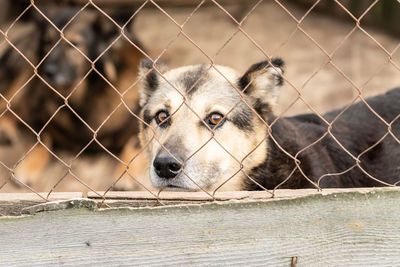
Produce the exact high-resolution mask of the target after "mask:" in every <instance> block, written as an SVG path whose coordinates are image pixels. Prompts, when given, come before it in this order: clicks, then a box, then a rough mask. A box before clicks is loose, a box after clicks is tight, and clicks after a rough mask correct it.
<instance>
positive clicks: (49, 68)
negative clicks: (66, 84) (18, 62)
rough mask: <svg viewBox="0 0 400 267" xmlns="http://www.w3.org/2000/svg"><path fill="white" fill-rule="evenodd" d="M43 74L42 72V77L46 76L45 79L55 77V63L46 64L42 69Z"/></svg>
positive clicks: (56, 68)
mask: <svg viewBox="0 0 400 267" xmlns="http://www.w3.org/2000/svg"><path fill="white" fill-rule="evenodd" d="M43 72H44V75H46V76H47V77H49V78H54V76H56V74H57V72H58V67H57V65H56V64H55V63H48V64H46V66H45V67H44V70H43Z"/></svg>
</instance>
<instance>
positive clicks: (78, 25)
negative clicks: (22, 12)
mask: <svg viewBox="0 0 400 267" xmlns="http://www.w3.org/2000/svg"><path fill="white" fill-rule="evenodd" d="M78 11H79V9H77V8H74V7H65V6H64V7H62V8H61V7H57V6H51V7H48V8H43V10H42V12H43V13H44V15H45V16H46V17H47V19H48V20H50V21H51V23H50V22H49V21H48V20H47V19H46V18H44V17H43V16H42V15H41V14H37V13H35V14H34V15H31V17H30V20H27V21H28V22H24V23H28V24H29V29H30V31H29V33H30V35H33V36H34V37H35V38H31V39H27V38H25V37H26V36H28V37H29V36H30V35H27V34H21V35H20V37H19V39H17V40H16V41H18V43H21V44H23V45H24V46H22V45H18V44H17V45H16V46H17V47H22V48H21V50H22V53H24V54H25V53H29V56H28V58H29V59H30V60H31V61H32V62H33V64H34V65H36V64H38V63H39V62H40V64H39V65H38V66H39V67H38V68H37V73H38V76H35V77H33V78H32V79H31V80H30V81H29V83H27V84H25V85H24V83H25V82H26V81H27V80H28V79H29V77H30V76H31V75H33V72H34V70H33V68H32V67H31V66H29V65H28V64H27V63H26V62H24V60H23V59H22V58H21V57H20V56H19V55H18V54H17V53H16V51H14V49H13V48H12V47H8V48H7V49H5V51H4V52H3V53H2V57H1V58H0V62H1V63H4V64H2V68H1V69H0V77H2V76H1V75H2V73H4V75H3V76H4V77H6V76H7V75H6V74H7V73H8V74H9V73H10V70H12V72H11V73H12V74H13V75H12V77H11V78H12V79H10V81H9V82H7V83H6V84H5V86H2V88H1V93H2V95H3V96H4V97H5V98H6V99H12V101H11V102H10V106H9V109H10V110H12V112H13V113H15V114H10V113H11V112H9V111H6V104H5V102H1V103H0V104H1V106H0V108H1V112H3V113H7V117H8V118H7V119H6V120H4V121H7V124H6V123H2V122H1V121H0V132H1V129H2V128H4V129H3V131H2V132H3V133H4V134H3V135H4V137H3V139H4V140H9V141H10V142H11V143H10V142H8V143H7V146H8V147H10V146H11V147H12V145H13V143H18V142H19V141H18V140H20V139H21V138H22V139H29V138H30V137H32V135H33V134H32V133H30V135H31V136H25V137H24V136H23V135H21V134H20V133H21V131H20V128H24V130H25V131H26V129H27V127H29V128H30V129H32V130H34V131H35V132H36V133H40V138H41V141H42V142H43V144H44V145H45V147H44V146H42V145H40V144H39V145H38V146H36V147H35V148H34V149H33V151H31V153H29V155H28V157H27V158H25V159H23V160H22V161H21V162H20V163H19V165H18V167H17V169H16V171H15V176H16V177H17V179H18V180H19V181H20V182H23V183H25V184H27V185H34V184H36V181H37V179H40V175H41V173H42V170H43V168H44V167H45V166H46V164H47V162H48V161H49V160H50V159H51V155H50V152H49V151H60V150H62V151H67V152H69V153H71V154H72V155H76V154H77V153H82V152H81V151H82V150H84V153H89V154H96V153H99V152H104V150H107V151H108V152H109V153H113V154H115V155H117V156H119V154H121V153H122V151H123V150H127V148H126V146H127V144H130V143H131V142H133V141H130V140H131V139H137V137H136V136H137V133H138V130H139V123H138V119H137V118H136V117H135V115H133V114H138V113H139V105H138V102H139V94H138V86H137V85H136V80H137V73H138V66H139V62H140V60H141V58H142V52H141V51H140V50H141V49H143V47H142V45H141V44H140V42H139V41H138V40H137V39H136V38H135V37H134V36H133V35H132V34H130V33H129V32H128V31H127V29H129V27H130V25H131V23H132V20H131V21H130V22H129V24H128V25H127V26H126V28H125V33H124V34H125V35H126V36H128V38H129V39H130V40H131V42H133V43H134V44H135V45H136V46H135V45H132V44H131V42H129V41H127V40H125V39H124V37H119V36H120V34H121V30H120V29H119V28H118V27H117V26H116V25H114V24H113V23H112V22H110V21H109V20H108V18H106V17H105V16H103V15H102V14H100V13H99V12H98V11H96V10H93V9H85V10H84V11H82V12H81V13H80V14H78V15H77V16H75V14H76V13H77V12H78ZM111 13H112V14H111V16H112V17H114V18H115V21H116V23H117V24H119V25H123V24H124V23H126V22H127V21H128V19H129V18H130V16H131V14H130V13H127V12H124V11H121V10H119V11H114V12H111ZM17 26H19V25H17ZM59 30H62V35H63V36H64V37H65V39H62V38H61V34H60V32H59ZM16 41H14V43H16ZM29 42H32V44H30V45H29ZM111 44H112V46H111V47H109V46H110V45H111ZM29 48H31V49H29ZM106 49H108V50H107V51H106V52H104V51H105V50H106ZM15 55H16V56H15ZM14 58H17V59H18V61H16V60H13V59H14ZM21 60H22V63H20V62H21ZM90 61H93V62H94V63H93V64H94V66H95V68H96V70H94V69H92V68H91V67H92V62H90ZM13 62H14V63H13ZM15 62H18V64H15ZM4 81H5V79H3V80H2V82H3V83H4ZM14 84H15V85H14ZM110 84H112V86H111V85H110ZM23 85H24V86H23ZM22 86H23V88H22V89H20V88H21V87H22ZM122 100H123V101H124V103H122ZM10 121H11V122H12V123H13V128H15V130H10V127H9V125H10V123H9V122H10ZM2 126H7V127H2ZM28 132H29V131H28ZM15 133H18V134H17V135H16V134H15ZM7 135H8V136H7ZM28 135H29V133H28ZM34 139H36V138H34ZM23 141H25V140H23ZM32 141H33V142H31V143H30V144H27V145H26V148H25V151H28V150H29V148H30V147H31V146H32V145H33V144H34V143H35V142H36V140H32ZM20 143H22V141H20ZM23 143H26V142H23ZM96 143H97V144H96ZM4 144H5V143H4ZM36 151H37V152H36ZM122 156H123V154H122ZM38 161H40V162H45V163H44V164H38V163H37V162H38ZM126 161H128V159H126ZM32 162H33V163H32ZM14 163H15V162H14ZM12 165H13V164H12V163H11V166H12ZM33 174H37V175H33Z"/></svg>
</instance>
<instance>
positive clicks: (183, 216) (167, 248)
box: [0, 190, 400, 266]
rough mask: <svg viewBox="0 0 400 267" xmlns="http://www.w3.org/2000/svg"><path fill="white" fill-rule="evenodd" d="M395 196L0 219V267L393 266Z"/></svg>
mask: <svg viewBox="0 0 400 267" xmlns="http://www.w3.org/2000/svg"><path fill="white" fill-rule="evenodd" d="M399 201H400V192H399V191H398V190H393V191H391V190H385V191H372V192H370V193H357V192H356V193H354V192H348V193H338V194H331V195H328V196H322V195H312V196H307V197H301V198H295V199H287V200H277V201H254V200H253V201H251V202H248V201H228V202H219V203H211V204H210V203H208V204H202V205H186V206H175V207H158V208H138V209H112V210H110V209H108V210H104V211H89V210H86V209H70V210H62V211H55V212H42V213H37V214H36V215H34V216H27V217H14V218H7V217H3V218H0V236H1V239H2V241H1V243H0V266H27V265H29V266H78V265H79V266H133V265H135V266H158V265H162V266H176V265H178V266H188V265H190V266H203V265H207V266H209V265H214V266H227V265H229V266H235V265H236V266H238V265H251V266H290V264H291V262H292V258H293V257H297V266H396V265H397V266H398V265H400V257H399V255H400V230H399V229H400V206H399V205H398V203H399Z"/></svg>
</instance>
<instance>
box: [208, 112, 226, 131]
mask: <svg viewBox="0 0 400 267" xmlns="http://www.w3.org/2000/svg"><path fill="white" fill-rule="evenodd" d="M223 120H224V116H223V115H222V114H220V113H218V112H214V113H211V114H210V115H209V116H208V119H207V123H208V125H210V127H211V128H214V127H215V126H221V125H222V124H223Z"/></svg>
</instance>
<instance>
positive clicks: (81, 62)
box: [35, 7, 129, 90]
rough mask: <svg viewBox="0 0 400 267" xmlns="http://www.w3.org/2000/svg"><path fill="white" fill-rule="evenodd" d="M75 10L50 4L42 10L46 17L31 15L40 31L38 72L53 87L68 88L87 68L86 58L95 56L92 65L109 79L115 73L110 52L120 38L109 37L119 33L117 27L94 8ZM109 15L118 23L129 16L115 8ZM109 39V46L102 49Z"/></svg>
mask: <svg viewBox="0 0 400 267" xmlns="http://www.w3.org/2000/svg"><path fill="white" fill-rule="evenodd" d="M78 11H79V9H76V8H57V7H52V8H48V9H46V10H44V11H43V13H44V15H45V16H46V18H45V17H43V16H42V15H41V14H40V15H37V16H36V17H35V22H36V24H37V25H38V28H39V29H40V31H41V44H40V47H41V50H40V51H39V57H40V59H42V58H44V57H45V56H46V59H45V60H44V61H43V63H42V64H41V65H40V67H39V72H40V74H41V76H42V77H43V78H44V79H45V80H46V81H47V82H48V83H49V84H50V85H52V86H54V87H55V88H56V89H57V90H58V89H59V88H60V89H64V88H66V89H69V88H71V86H73V85H74V84H77V83H78V82H79V81H80V80H81V79H83V78H84V77H85V75H87V73H88V71H89V70H90V68H91V62H90V61H95V60H96V61H95V67H96V69H97V70H98V71H99V72H100V73H101V74H102V75H104V76H105V77H106V78H108V79H109V80H110V81H112V82H113V81H114V80H115V79H116V76H117V66H116V65H117V64H118V62H115V58H114V57H115V56H114V54H115V53H116V52H115V51H118V50H119V48H120V46H121V42H122V41H121V40H119V41H118V42H116V43H113V41H114V40H115V39H117V38H118V36H119V35H120V34H121V31H120V29H119V28H118V27H117V26H116V25H114V24H113V23H112V22H111V21H110V20H109V19H108V18H107V17H105V16H104V15H103V14H100V13H99V12H97V11H95V10H91V9H85V10H83V11H81V12H80V13H79V14H77V13H78ZM113 17H116V20H115V21H116V22H117V23H118V24H119V25H122V24H124V23H125V22H126V21H127V20H128V18H129V16H127V14H125V13H124V12H115V14H113ZM49 21H50V22H49ZM128 27H129V26H127V27H126V29H127V28H128ZM62 35H63V36H64V38H65V39H63V38H61V36H62ZM112 43H113V45H112V47H111V48H109V49H108V50H107V52H104V51H105V50H106V49H107V48H108V46H109V45H110V44H112ZM103 52H104V54H102V53H103ZM47 54H48V55H47ZM100 55H101V57H100V58H99V59H98V57H99V56H100Z"/></svg>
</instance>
